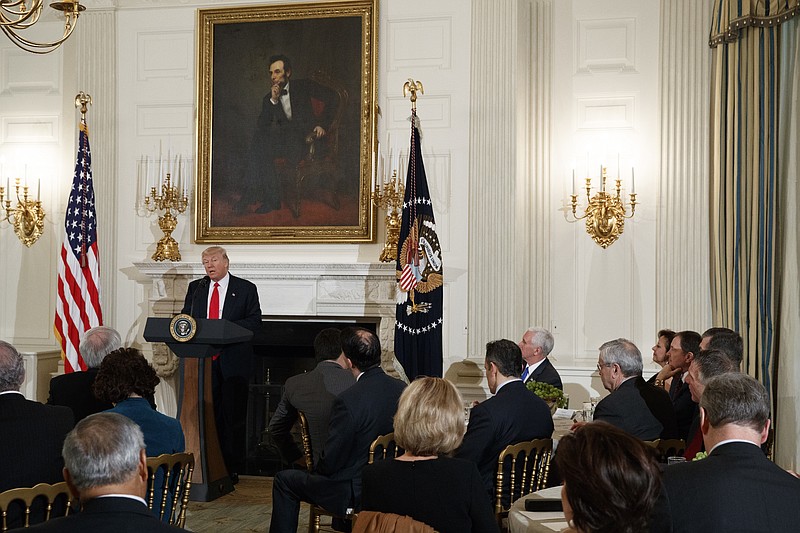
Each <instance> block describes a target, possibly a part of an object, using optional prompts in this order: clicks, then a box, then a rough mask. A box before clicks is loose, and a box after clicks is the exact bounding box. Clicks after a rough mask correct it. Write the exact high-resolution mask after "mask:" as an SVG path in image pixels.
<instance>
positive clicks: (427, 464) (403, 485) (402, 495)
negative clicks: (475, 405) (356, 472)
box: [362, 377, 498, 533]
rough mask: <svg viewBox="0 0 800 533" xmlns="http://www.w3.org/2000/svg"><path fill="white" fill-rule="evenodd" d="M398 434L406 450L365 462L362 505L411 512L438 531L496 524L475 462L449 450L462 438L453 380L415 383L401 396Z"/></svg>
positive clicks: (483, 530)
mask: <svg viewBox="0 0 800 533" xmlns="http://www.w3.org/2000/svg"><path fill="white" fill-rule="evenodd" d="M394 438H395V442H396V443H397V445H398V446H399V447H401V448H403V449H404V450H405V453H404V454H403V455H401V456H400V457H398V458H397V459H395V460H394V461H377V462H375V463H373V464H371V465H367V466H366V467H365V468H364V473H363V476H362V480H363V500H362V509H363V510H366V511H381V512H385V513H395V514H398V515H405V516H410V517H411V518H413V519H415V520H419V521H420V522H424V523H425V524H427V525H429V526H431V527H433V528H434V529H435V530H436V531H438V532H439V533H469V532H470V531H471V532H473V533H488V532H491V531H497V530H498V528H497V521H496V519H495V517H494V513H493V512H492V506H491V502H490V501H489V498H488V496H487V495H486V491H485V490H484V488H483V482H482V481H481V475H480V473H478V468H477V467H476V466H475V463H473V462H471V461H465V460H463V459H454V458H451V457H448V456H447V455H448V454H450V452H452V451H453V450H455V449H456V448H457V447H458V446H459V444H461V440H462V439H463V438H464V403H463V400H462V399H461V395H460V394H459V393H458V390H456V388H455V387H454V386H453V384H452V383H450V382H449V381H446V380H444V379H441V378H427V377H424V378H419V379H417V380H415V381H414V382H413V383H411V385H409V386H408V388H407V389H406V390H405V391H403V394H402V396H400V403H399V404H398V407H397V414H396V415H395V417H394Z"/></svg>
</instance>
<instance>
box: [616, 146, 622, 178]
mask: <svg viewBox="0 0 800 533" xmlns="http://www.w3.org/2000/svg"><path fill="white" fill-rule="evenodd" d="M621 176H622V171H621V170H620V166H619V152H617V179H620V177H621Z"/></svg>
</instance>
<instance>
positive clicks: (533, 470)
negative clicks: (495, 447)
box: [494, 439, 553, 530]
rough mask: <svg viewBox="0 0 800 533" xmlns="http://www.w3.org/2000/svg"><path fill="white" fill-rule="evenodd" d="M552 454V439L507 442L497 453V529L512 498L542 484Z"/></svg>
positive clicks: (547, 471)
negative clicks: (498, 454) (498, 453)
mask: <svg viewBox="0 0 800 533" xmlns="http://www.w3.org/2000/svg"><path fill="white" fill-rule="evenodd" d="M552 455H553V439H534V440H531V441H525V442H519V443H517V444H509V445H508V446H506V447H505V449H504V450H503V451H502V452H500V457H499V458H498V460H497V483H496V485H495V506H494V512H495V516H496V517H497V524H498V526H500V529H501V530H502V529H503V520H504V519H505V518H507V517H508V510H509V509H510V508H511V504H513V503H514V501H515V500H517V499H518V498H519V497H520V496H524V495H525V494H529V493H531V492H536V491H537V490H541V489H543V488H544V487H545V485H546V484H547V477H548V475H549V474H550V459H551V457H552ZM506 477H508V482H507V483H506Z"/></svg>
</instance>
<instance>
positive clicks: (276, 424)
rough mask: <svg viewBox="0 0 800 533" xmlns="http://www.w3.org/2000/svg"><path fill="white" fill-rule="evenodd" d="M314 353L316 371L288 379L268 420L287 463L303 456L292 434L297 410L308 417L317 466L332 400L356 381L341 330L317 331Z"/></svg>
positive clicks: (326, 436)
mask: <svg viewBox="0 0 800 533" xmlns="http://www.w3.org/2000/svg"><path fill="white" fill-rule="evenodd" d="M314 355H315V357H316V359H317V366H316V367H315V368H314V370H312V371H311V372H306V373H304V374H299V375H297V376H292V377H290V378H289V379H287V380H286V385H285V386H284V389H283V397H282V398H281V402H280V403H279V404H278V407H277V409H275V414H274V415H273V416H272V418H270V420H269V433H270V435H272V438H273V439H274V440H275V444H276V445H277V446H278V448H279V449H280V452H281V455H282V456H283V458H284V460H285V461H286V462H287V463H292V462H294V461H296V460H298V459H300V458H301V457H302V456H303V452H302V450H301V449H300V448H299V446H298V444H297V442H296V441H295V439H294V438H293V436H292V433H291V431H292V428H293V427H294V425H295V422H297V418H298V416H297V412H298V411H302V412H303V413H304V414H305V415H306V419H308V432H309V434H310V436H311V451H312V453H313V454H314V464H315V465H316V464H317V463H318V462H319V458H320V456H322V446H323V445H324V444H325V440H327V438H328V423H329V422H330V418H331V408H332V407H333V400H334V399H335V398H336V397H337V396H339V394H340V393H342V392H344V391H346V390H347V389H349V388H350V387H351V386H352V385H353V384H354V383H355V382H356V379H355V377H354V376H353V373H352V372H350V367H349V363H348V362H347V358H346V357H345V355H344V352H342V341H341V333H340V332H339V330H338V329H336V328H326V329H323V330H322V331H320V332H319V333H318V334H317V336H316V337H315V338H314Z"/></svg>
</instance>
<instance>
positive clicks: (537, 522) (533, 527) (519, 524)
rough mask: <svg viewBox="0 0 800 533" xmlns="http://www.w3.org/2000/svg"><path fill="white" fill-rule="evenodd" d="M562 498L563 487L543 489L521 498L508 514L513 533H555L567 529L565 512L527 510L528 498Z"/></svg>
mask: <svg viewBox="0 0 800 533" xmlns="http://www.w3.org/2000/svg"><path fill="white" fill-rule="evenodd" d="M537 497H538V498H561V487H560V486H559V487H550V488H549V489H542V490H540V491H538V492H534V493H533V494H528V495H527V496H523V497H521V498H519V499H518V500H517V501H515V502H514V504H513V505H512V506H511V509H510V510H509V512H508V529H509V531H510V532H511V533H554V532H558V531H561V530H562V529H564V528H566V527H567V521H566V519H565V518H564V513H563V512H546V513H531V512H528V511H526V510H525V500H527V499H528V498H537Z"/></svg>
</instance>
